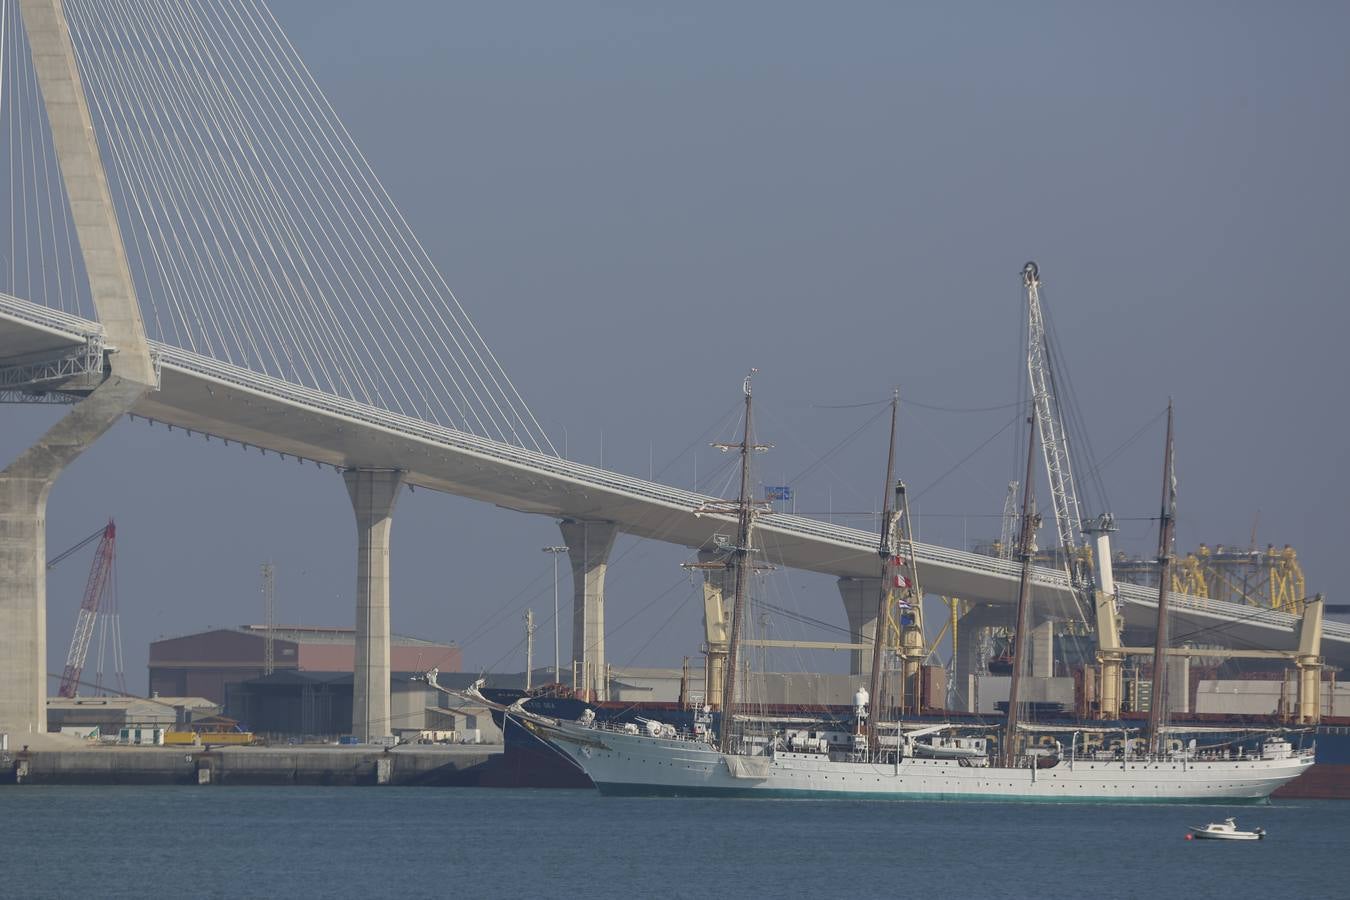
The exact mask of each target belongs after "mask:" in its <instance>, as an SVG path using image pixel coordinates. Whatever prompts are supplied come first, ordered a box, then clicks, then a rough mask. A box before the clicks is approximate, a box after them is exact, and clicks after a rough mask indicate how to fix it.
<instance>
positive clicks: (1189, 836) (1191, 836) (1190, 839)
mask: <svg viewBox="0 0 1350 900" xmlns="http://www.w3.org/2000/svg"><path fill="white" fill-rule="evenodd" d="M1186 840H1188V841H1193V840H1195V835H1193V834H1187V835H1186Z"/></svg>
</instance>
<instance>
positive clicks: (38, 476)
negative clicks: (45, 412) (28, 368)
mask: <svg viewBox="0 0 1350 900" xmlns="http://www.w3.org/2000/svg"><path fill="white" fill-rule="evenodd" d="M144 392H145V387H144V386H143V385H139V384H136V383H134V382H130V381H127V380H125V379H123V378H121V377H119V376H116V375H114V376H110V377H109V378H108V380H107V381H105V382H104V383H103V384H101V385H99V386H98V388H96V389H95V390H94V392H93V393H92V394H90V395H89V396H88V397H86V398H85V399H84V400H81V401H80V402H79V403H78V404H76V405H75V408H74V409H72V410H71V411H70V412H69V413H67V414H66V416H65V417H64V418H63V419H61V420H60V421H59V422H57V423H56V424H55V425H53V426H52V427H51V428H50V429H48V431H47V433H46V434H44V435H43V436H42V437H41V438H39V439H38V441H37V443H35V444H34V445H33V446H32V447H30V448H28V450H26V451H24V453H23V455H21V456H20V457H19V458H18V459H16V460H14V462H12V463H10V464H9V466H8V467H7V468H5V470H4V471H3V472H0V731H7V732H10V733H11V734H25V735H26V734H46V732H47V497H48V496H49V495H50V494H51V490H52V486H53V485H55V484H56V479H57V477H58V476H60V474H61V472H62V471H63V470H64V469H65V467H66V466H67V465H69V464H70V463H71V462H72V461H74V459H75V458H76V457H78V456H79V455H80V454H81V453H83V452H84V451H85V450H86V449H87V448H88V447H89V446H90V445H91V444H93V443H94V441H96V440H98V438H99V437H101V436H102V435H103V433H104V432H106V431H107V430H108V429H109V428H111V427H112V426H113V424H114V423H115V422H116V421H117V420H118V419H120V418H121V417H122V416H123V415H125V414H126V413H127V411H129V410H130V409H131V405H132V404H133V403H134V402H135V401H136V398H138V397H140V396H141V394H143V393H144Z"/></svg>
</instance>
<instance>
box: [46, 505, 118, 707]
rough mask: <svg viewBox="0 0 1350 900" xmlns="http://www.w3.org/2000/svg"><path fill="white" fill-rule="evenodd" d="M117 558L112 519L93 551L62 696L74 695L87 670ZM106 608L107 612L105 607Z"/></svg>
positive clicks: (60, 692) (67, 658)
mask: <svg viewBox="0 0 1350 900" xmlns="http://www.w3.org/2000/svg"><path fill="white" fill-rule="evenodd" d="M91 537H92V536H91ZM116 558H117V525H116V523H114V522H113V520H112V519H109V520H108V524H107V526H106V527H104V529H103V532H102V537H101V538H100V540H99V542H98V549H97V550H96V551H94V564H93V565H92V566H91V567H90V569H89V580H88V581H87V582H85V586H84V600H83V601H82V602H81V603H80V616H79V618H78V619H77V620H76V621H75V634H74V635H72V636H71V638H70V652H69V653H67V654H66V668H65V670H64V671H63V672H62V673H61V688H60V691H59V692H58V693H59V694H60V696H62V697H74V696H75V689H76V687H78V685H79V683H80V674H81V673H82V672H83V671H84V661H85V658H86V657H87V656H88V655H89V641H90V639H91V638H92V637H93V635H94V622H95V620H96V619H97V618H98V614H99V608H100V606H103V605H104V597H105V596H106V595H107V594H108V592H109V590H111V588H112V584H113V577H112V575H113V563H114V562H115V561H116ZM104 608H105V610H106V606H105V607H104ZM100 652H101V651H100Z"/></svg>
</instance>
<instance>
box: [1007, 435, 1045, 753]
mask: <svg viewBox="0 0 1350 900" xmlns="http://www.w3.org/2000/svg"><path fill="white" fill-rule="evenodd" d="M1030 422H1031V437H1030V438H1029V439H1028V444H1027V476H1026V478H1025V480H1023V482H1022V534H1021V538H1020V540H1019V541H1018V548H1017V556H1018V559H1020V560H1021V561H1022V581H1021V583H1020V584H1019V585H1018V588H1017V625H1016V628H1015V630H1014V631H1013V663H1012V679H1011V680H1010V682H1009V684H1008V719H1007V722H1006V723H1005V724H1004V727H1003V748H1002V754H1003V765H1004V766H1009V767H1010V766H1012V765H1013V762H1014V759H1015V753H1014V749H1015V741H1016V738H1017V716H1018V706H1019V697H1018V695H1019V693H1020V689H1021V681H1022V669H1024V668H1025V667H1026V658H1027V649H1026V645H1027V640H1026V639H1027V637H1028V636H1029V635H1028V632H1029V631H1030V630H1031V560H1032V557H1033V556H1035V555H1036V541H1035V536H1036V525H1037V524H1038V523H1037V521H1036V519H1037V516H1036V512H1035V510H1034V508H1033V503H1034V501H1033V499H1032V491H1033V489H1034V478H1035V475H1036V470H1035V468H1034V466H1033V462H1034V461H1035V459H1036V437H1037V434H1036V417H1035V416H1034V415H1033V416H1031V418H1030Z"/></svg>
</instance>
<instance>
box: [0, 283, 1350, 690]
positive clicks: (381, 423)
mask: <svg viewBox="0 0 1350 900" xmlns="http://www.w3.org/2000/svg"><path fill="white" fill-rule="evenodd" d="M100 331H101V329H100V326H99V325H98V324H97V323H95V322H91V321H88V320H85V319H80V318H77V317H74V316H70V315H68V314H65V313H61V312H59V311H56V310H52V309H48V308H47V307H44V306H40V305H38V304H33V303H30V302H27V301H24V300H20V299H17V298H13V297H8V296H5V295H0V359H4V358H12V357H15V356H18V355H20V354H27V353H31V352H34V351H48V350H54V349H59V348H63V347H64V348H72V349H73V348H75V347H78V346H80V345H81V344H82V343H83V341H84V338H85V336H86V335H90V334H96V333H99V332H100ZM152 352H153V353H154V354H155V355H156V356H157V358H158V360H159V363H160V371H161V389H160V390H159V391H158V392H156V393H152V394H150V395H148V396H147V397H146V398H145V400H143V401H142V402H141V403H140V404H139V405H138V406H137V408H136V413H137V414H139V415H143V416H146V417H149V418H153V419H156V420H158V421H161V422H165V423H167V424H171V425H174V426H176V427H182V428H185V429H192V430H194V431H200V432H203V433H206V434H211V435H215V436H218V437H221V438H224V439H228V440H232V441H238V442H241V443H246V444H252V445H254V446H257V447H262V448H266V449H268V450H274V451H276V452H278V453H286V454H290V455H294V456H297V457H303V458H306V459H311V460H315V461H318V462H322V463H327V464H329V465H333V466H338V467H355V466H376V467H382V468H397V469H401V470H403V471H404V472H406V475H405V478H406V480H407V481H408V482H409V483H411V484H413V485H416V486H418V487H422V488H427V489H430V490H435V491H443V492H445V493H451V494H456V495H459V496H463V497H470V498H473V499H477V500H482V501H484V502H487V503H493V504H496V505H498V506H502V507H506V508H509V509H514V510H519V511H521V512H526V513H534V514H537V515H546V516H551V517H558V518H577V519H603V520H606V521H611V522H615V523H617V524H618V525H619V527H620V528H621V529H622V530H623V531H626V532H628V533H630V534H634V535H638V536H641V537H646V538H653V539H656V540H662V541H667V542H670V543H674V544H680V545H683V546H686V547H691V548H696V547H703V546H708V545H709V544H710V543H711V540H712V535H713V534H714V533H716V532H723V533H725V532H728V531H729V530H730V529H732V528H734V523H733V522H732V521H731V519H729V518H726V517H720V516H708V515H697V514H696V513H695V510H696V509H697V508H698V507H699V506H700V505H701V504H702V503H703V502H704V501H706V500H709V499H712V498H710V497H708V496H706V495H702V494H697V493H694V492H692V491H686V490H682V489H679V488H674V487H670V486H668V485H662V484H657V483H654V482H650V481H645V480H643V479H640V478H634V477H631V476H627V475H621V474H619V473H616V472H610V471H606V470H604V469H599V468H596V467H593V466H587V465H583V464H581V463H576V462H571V461H568V460H564V459H560V458H558V457H555V456H549V455H547V454H543V453H539V452H536V451H532V450H526V449H523V448H520V447H515V446H512V445H509V444H504V443H500V442H498V441H493V440H490V439H487V438H482V437H478V436H476V435H472V434H468V433H465V432H461V431H456V430H454V429H450V428H445V427H443V426H439V425H433V424H430V423H427V422H423V421H420V420H418V419H414V418H410V417H407V416H403V415H399V414H396V413H390V412H387V411H384V410H381V409H378V408H376V407H372V406H368V405H364V404H361V403H356V402H353V401H350V400H346V399H343V398H341V397H336V396H334V395H331V394H326V393H323V392H320V391H315V390H312V389H309V388H304V387H299V386H296V385H293V384H290V383H288V382H285V381H281V380H278V379H275V378H271V377H268V376H265V375H259V374H256V373H254V372H250V371H248V370H246V369H241V368H239V367H237V366H232V365H229V364H226V363H221V362H217V361H215V360H212V359H210V358H208V357H205V356H201V355H200V354H196V353H192V352H190V351H186V350H182V349H179V348H176V347H171V346H168V345H166V344H161V343H156V342H152ZM758 534H759V543H760V544H761V545H762V546H763V548H764V551H765V555H766V558H767V559H769V560H770V561H772V562H774V563H776V564H779V565H783V566H787V567H791V568H798V569H805V570H809V571H815V572H822V573H827V574H830V575H835V576H853V577H870V576H874V575H875V574H876V571H877V563H876V553H875V545H876V536H875V535H874V534H872V533H871V532H867V531H862V530H859V529H856V528H847V527H844V526H840V525H835V524H832V523H829V522H822V521H819V520H815V519H808V518H804V517H801V516H790V515H769V516H765V517H764V518H763V519H761V520H760V524H759V527H758ZM916 550H917V562H918V566H919V575H920V578H921V580H922V583H923V585H924V587H925V589H926V590H928V591H929V592H930V593H936V594H943V595H947V596H959V597H963V598H966V599H971V600H980V601H985V602H989V603H995V604H1012V603H1013V602H1015V600H1016V592H1017V581H1018V576H1019V574H1020V570H1019V566H1018V564H1016V563H1013V562H1010V561H1007V560H999V559H993V558H991V557H987V556H984V555H981V554H977V553H969V552H965V551H960V550H952V549H949V548H945V547H938V546H934V545H929V544H920V545H918V546H917V548H916ZM1034 583H1035V586H1036V589H1037V601H1038V608H1040V609H1042V610H1048V611H1050V612H1051V613H1052V614H1057V615H1068V614H1070V612H1071V603H1072V600H1071V596H1070V594H1069V592H1068V589H1067V588H1068V585H1067V580H1066V578H1065V576H1064V574H1063V573H1062V572H1058V571H1055V570H1053V569H1047V568H1037V570H1036V572H1035V576H1034ZM1120 596H1121V598H1122V600H1123V602H1124V606H1125V609H1124V612H1125V619H1126V622H1127V624H1130V625H1137V626H1148V625H1150V624H1151V622H1152V618H1153V616H1154V611H1155V610H1156V596H1155V592H1154V591H1153V590H1152V589H1149V588H1143V587H1138V586H1134V585H1128V584H1122V585H1121V586H1120ZM1172 602H1173V606H1174V608H1175V610H1176V613H1177V618H1178V622H1177V625H1176V628H1177V631H1178V633H1180V632H1182V631H1185V630H1189V629H1192V628H1204V627H1212V626H1214V625H1217V624H1221V623H1222V624H1225V627H1224V629H1223V634H1224V635H1226V636H1227V637H1229V638H1231V639H1232V640H1233V641H1234V642H1236V644H1237V645H1238V646H1245V645H1258V646H1264V647H1273V648H1292V647H1294V646H1295V644H1296V630H1297V620H1296V619H1295V618H1294V617H1293V616H1290V615H1288V614H1286V613H1281V612H1276V611H1273V610H1263V609H1256V608H1253V607H1247V606H1237V605H1234V604H1231V603H1225V602H1222V601H1213V600H1207V599H1204V598H1199V597H1191V596H1187V595H1180V594H1177V595H1174V596H1173V601H1172ZM1324 652H1325V655H1326V656H1327V659H1328V661H1329V662H1332V663H1334V664H1337V665H1346V664H1347V663H1350V625H1345V624H1343V623H1338V622H1328V623H1327V624H1326V627H1325V638H1324Z"/></svg>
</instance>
